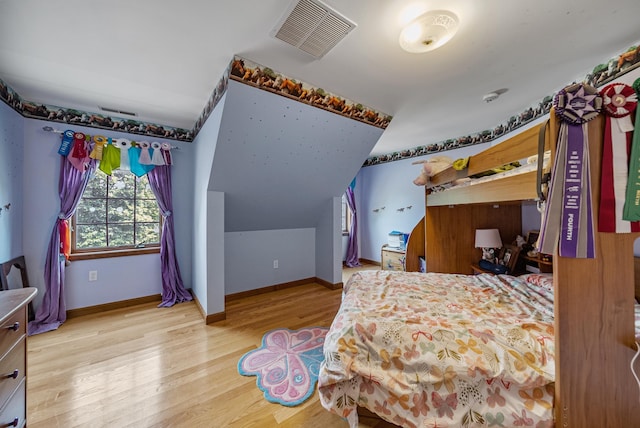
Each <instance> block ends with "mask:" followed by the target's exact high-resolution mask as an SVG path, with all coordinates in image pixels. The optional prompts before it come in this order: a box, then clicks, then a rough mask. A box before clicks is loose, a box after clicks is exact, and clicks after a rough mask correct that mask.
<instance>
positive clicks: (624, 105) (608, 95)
mask: <svg viewBox="0 0 640 428" xmlns="http://www.w3.org/2000/svg"><path fill="white" fill-rule="evenodd" d="M601 95H602V102H603V107H604V112H605V113H606V114H607V115H609V116H612V117H624V116H628V115H630V114H631V113H632V112H633V111H634V110H635V109H636V106H637V105H638V96H637V94H636V91H634V90H633V88H632V87H631V86H629V85H627V84H625V83H612V84H610V85H607V86H605V87H604V88H603V89H602V92H601Z"/></svg>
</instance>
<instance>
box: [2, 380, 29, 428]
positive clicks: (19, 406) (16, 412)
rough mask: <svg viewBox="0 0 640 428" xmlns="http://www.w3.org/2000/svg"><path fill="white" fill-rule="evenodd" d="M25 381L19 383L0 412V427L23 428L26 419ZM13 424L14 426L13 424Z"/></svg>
mask: <svg viewBox="0 0 640 428" xmlns="http://www.w3.org/2000/svg"><path fill="white" fill-rule="evenodd" d="M26 383H27V382H26V379H22V381H20V386H19V387H18V390H17V391H16V393H15V394H13V396H12V397H11V398H10V399H9V402H8V403H7V405H6V406H5V407H4V408H3V409H1V410H0V427H13V426H16V427H23V426H24V425H25V422H26V419H27V410H26V409H27V406H26V404H27V403H26V395H25V392H26ZM14 423H15V424H14Z"/></svg>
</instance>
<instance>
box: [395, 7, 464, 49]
mask: <svg viewBox="0 0 640 428" xmlns="http://www.w3.org/2000/svg"><path fill="white" fill-rule="evenodd" d="M458 23H459V21H458V17H457V16H456V15H455V14H454V13H452V12H449V11H448V10H432V11H430V12H426V13H424V14H422V15H420V16H418V17H417V18H415V19H414V20H413V21H411V22H409V23H408V24H407V25H406V26H405V27H404V28H403V29H402V31H401V32H400V40H399V42H400V46H401V47H402V49H404V50H405V51H407V52H411V53H423V52H429V51H432V50H434V49H437V48H439V47H440V46H442V45H444V44H445V43H447V42H448V41H449V40H451V38H452V37H453V36H454V35H455V34H456V31H457V30H458Z"/></svg>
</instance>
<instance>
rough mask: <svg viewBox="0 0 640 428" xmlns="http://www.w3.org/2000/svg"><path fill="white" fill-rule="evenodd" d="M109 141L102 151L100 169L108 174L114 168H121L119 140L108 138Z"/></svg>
mask: <svg viewBox="0 0 640 428" xmlns="http://www.w3.org/2000/svg"><path fill="white" fill-rule="evenodd" d="M108 141H109V143H108V144H107V145H106V146H105V147H104V149H103V152H102V160H100V165H98V168H100V171H102V172H104V173H105V174H107V175H111V173H112V172H113V170H114V169H118V168H120V148H119V147H118V146H117V142H116V141H113V140H111V138H109V139H108Z"/></svg>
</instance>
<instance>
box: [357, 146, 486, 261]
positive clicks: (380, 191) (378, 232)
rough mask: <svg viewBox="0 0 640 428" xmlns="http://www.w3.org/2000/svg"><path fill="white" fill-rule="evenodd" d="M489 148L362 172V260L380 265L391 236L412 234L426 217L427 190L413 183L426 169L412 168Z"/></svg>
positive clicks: (359, 195)
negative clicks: (437, 159) (393, 234)
mask: <svg viewBox="0 0 640 428" xmlns="http://www.w3.org/2000/svg"><path fill="white" fill-rule="evenodd" d="M488 147H489V145H487V144H479V145H475V146H470V147H464V148H461V149H457V150H451V151H448V152H441V153H436V154H433V155H428V156H422V157H419V158H413V159H403V160H400V161H395V162H388V163H384V164H380V165H374V166H368V167H366V168H362V169H361V170H360V172H359V173H358V176H357V180H356V189H355V194H356V200H357V201H359V206H358V205H357V208H358V231H359V235H360V236H359V239H358V243H359V246H360V254H359V255H360V258H361V259H367V260H373V261H377V262H380V258H381V254H380V249H381V248H382V245H384V244H386V243H387V240H388V234H389V232H391V231H393V230H399V231H401V232H404V233H411V231H412V230H413V228H414V227H415V225H416V224H417V223H418V221H420V219H422V218H423V217H424V213H425V194H424V186H416V185H415V184H413V180H414V179H415V178H416V177H417V176H418V175H420V171H421V170H422V165H412V162H415V161H418V160H425V159H429V158H431V157H433V156H449V157H450V158H451V159H453V160H455V159H458V158H462V157H467V156H471V155H473V154H476V153H478V152H480V151H482V150H485V149H487V148H488ZM383 207H384V209H383ZM409 207H411V208H409ZM374 210H378V211H377V212H375V211H374Z"/></svg>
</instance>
